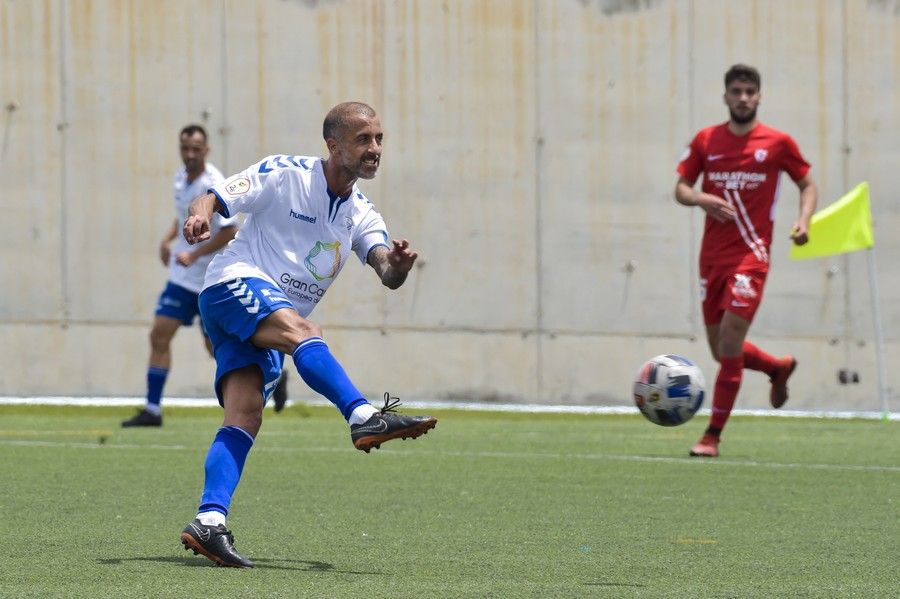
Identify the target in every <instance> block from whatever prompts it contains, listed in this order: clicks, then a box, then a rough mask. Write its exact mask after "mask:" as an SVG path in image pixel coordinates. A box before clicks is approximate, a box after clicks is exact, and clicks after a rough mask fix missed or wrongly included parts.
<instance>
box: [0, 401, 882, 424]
mask: <svg viewBox="0 0 900 599" xmlns="http://www.w3.org/2000/svg"><path fill="white" fill-rule="evenodd" d="M294 403H296V402H294ZM300 403H302V404H306V405H312V406H330V405H331V403H330V402H328V401H326V400H324V399H303V400H300ZM163 404H164V406H174V407H179V408H212V407H218V406H219V403H218V401H216V400H215V399H213V398H195V397H167V398H165V400H163ZM0 405H7V406H101V407H121V406H133V407H139V406H142V405H144V398H143V397H38V396H35V397H2V396H0ZM288 405H291V402H288ZM403 405H406V406H409V407H412V408H426V409H427V408H432V409H450V410H472V411H478V412H514V413H522V414H637V413H638V409H637V408H635V407H632V406H558V405H543V404H508V403H505V404H500V403H497V404H495V403H485V402H455V401H442V400H436V401H405V400H404V402H403ZM698 414H699V415H701V416H702V415H708V414H709V409H706V408H704V409H702V410H700V411H699V412H698ZM732 414H734V415H735V416H774V417H784V418H838V419H848V418H863V419H866V420H880V419H882V418H884V415H883V414H882V413H881V412H874V411H872V412H867V411H858V412H857V411H838V410H808V411H807V410H741V409H738V410H734V411H733V412H732ZM886 419H887V420H892V421H900V413H898V412H892V413H890V414H888V415H887V418H886Z"/></svg>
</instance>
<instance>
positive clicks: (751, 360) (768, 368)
mask: <svg viewBox="0 0 900 599" xmlns="http://www.w3.org/2000/svg"><path fill="white" fill-rule="evenodd" d="M779 364H781V361H780V360H779V359H778V358H776V357H775V356H772V355H769V354H767V353H766V352H764V351H763V350H761V349H759V348H758V347H756V346H755V345H753V344H752V343H750V342H749V341H744V368H749V369H750V370H758V371H760V372H765V373H766V374H768V375H769V376H772V374H774V373H775V369H776V368H778V365H779Z"/></svg>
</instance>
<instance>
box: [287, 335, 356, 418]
mask: <svg viewBox="0 0 900 599" xmlns="http://www.w3.org/2000/svg"><path fill="white" fill-rule="evenodd" d="M293 357H294V365H295V366H296V367H297V372H299V373H300V377H301V378H302V379H303V382H305V383H306V384H307V385H309V387H310V388H311V389H312V390H313V391H315V392H316V393H321V394H322V395H324V396H325V397H327V398H328V399H329V400H331V403H333V404H334V405H335V406H336V407H337V409H338V410H340V411H341V414H343V416H344V419H345V420H349V419H350V414H352V413H353V410H354V409H355V408H357V407H358V406H361V405H363V404H364V403H367V402H366V399H365V398H364V397H363V394H362V393H360V392H359V390H358V389H357V388H356V387H355V386H354V385H353V383H352V382H351V381H350V377H348V376H347V373H346V372H344V369H343V368H342V367H341V365H340V364H338V361H337V360H335V359H334V356H332V355H331V352H330V351H329V350H328V346H327V345H325V341H323V340H322V338H321V337H310V338H309V339H307V340H305V341H303V342H302V343H300V345H298V346H297V349H295V350H294V353H293Z"/></svg>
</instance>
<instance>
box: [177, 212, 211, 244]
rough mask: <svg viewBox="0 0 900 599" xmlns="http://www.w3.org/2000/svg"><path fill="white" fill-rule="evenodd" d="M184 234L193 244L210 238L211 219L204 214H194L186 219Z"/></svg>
mask: <svg viewBox="0 0 900 599" xmlns="http://www.w3.org/2000/svg"><path fill="white" fill-rule="evenodd" d="M182 234H183V235H184V238H185V240H187V242H188V243H189V244H191V245H194V244H195V243H198V242H201V241H206V240H207V239H209V219H208V218H206V217H204V216H203V215H202V214H194V215H191V216H189V217H188V218H187V220H186V221H184V227H183V228H182Z"/></svg>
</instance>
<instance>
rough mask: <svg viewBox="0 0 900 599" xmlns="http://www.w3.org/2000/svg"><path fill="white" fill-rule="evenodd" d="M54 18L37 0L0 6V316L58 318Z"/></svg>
mask: <svg viewBox="0 0 900 599" xmlns="http://www.w3.org/2000/svg"><path fill="white" fill-rule="evenodd" d="M59 39H60V35H59V20H58V18H57V15H56V14H55V13H54V12H53V11H52V10H49V9H48V6H47V5H46V4H43V3H32V2H12V3H10V2H4V3H2V4H0V181H2V182H3V192H2V194H0V239H2V242H0V281H2V283H0V288H2V289H3V293H2V300H0V321H3V322H28V321H46V320H56V319H58V318H60V317H61V316H62V315H63V310H64V303H65V302H64V298H63V287H64V285H65V280H64V276H65V275H64V272H63V270H62V266H61V252H60V246H59V244H60V239H61V237H62V236H63V235H64V234H65V231H64V226H65V223H64V216H63V213H64V212H65V206H63V205H62V203H61V193H60V192H61V189H60V185H61V173H62V172H63V169H64V165H63V161H64V158H65V157H64V156H63V146H62V145H61V144H60V137H61V135H60V132H59V130H58V126H59V125H60V117H61V114H60V97H61V89H60V77H59V60H60V49H59Z"/></svg>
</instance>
